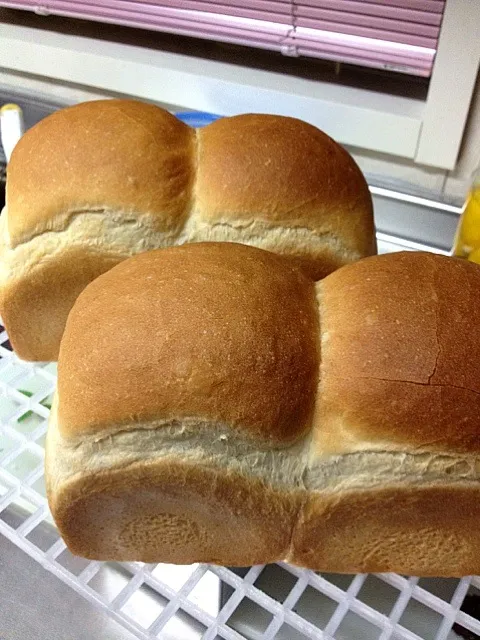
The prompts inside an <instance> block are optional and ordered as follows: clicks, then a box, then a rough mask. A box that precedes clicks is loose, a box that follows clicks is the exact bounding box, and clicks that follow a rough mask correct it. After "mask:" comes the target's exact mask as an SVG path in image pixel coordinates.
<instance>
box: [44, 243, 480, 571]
mask: <svg viewBox="0 0 480 640" xmlns="http://www.w3.org/2000/svg"><path fill="white" fill-rule="evenodd" d="M479 285H480V268H478V267H477V266H476V265H473V264H470V263H467V262H464V261H457V260H454V259H453V258H444V257H440V256H433V255H430V254H422V253H418V254H413V253H406V254H392V255H388V256H382V257H379V258H372V259H368V260H365V261H363V262H359V263H357V264H356V265H354V266H351V267H350V266H349V267H346V268H344V269H342V270H341V271H339V272H337V273H336V274H334V275H332V276H329V277H328V278H327V279H326V280H324V281H323V282H322V283H318V284H317V285H314V284H313V283H312V282H311V281H309V280H307V279H306V278H305V277H304V276H303V275H302V273H301V271H300V270H299V269H297V268H296V267H295V266H293V265H292V262H291V261H289V260H286V259H285V258H282V257H280V256H275V255H274V254H271V253H267V252H263V251H261V250H259V249H254V248H251V247H246V246H243V245H231V246H229V245H227V244H225V243H223V244H214V243H210V244H192V245H186V246H184V247H176V248H172V249H167V250H164V251H156V252H150V253H147V254H141V255H140V256H137V257H135V258H132V259H131V260H129V261H125V262H122V263H121V264H120V265H118V266H117V267H115V268H113V269H112V270H111V271H109V272H108V273H107V274H105V275H103V276H101V277H100V278H98V279H97V280H96V281H95V282H94V283H92V284H90V285H89V286H88V287H87V288H86V289H85V290H84V292H83V293H82V294H81V295H80V297H79V298H78V301H77V303H76V304H75V307H74V309H73V311H72V313H71V314H70V317H69V321H68V326H67V330H66V332H65V335H64V338H63V341H62V350H61V353H60V362H59V384H58V410H57V404H56V402H55V407H54V410H53V411H52V414H51V423H50V426H49V432H48V438H47V469H46V477H47V484H48V494H49V502H50V506H51V509H52V513H53V515H54V518H55V520H56V522H57V524H58V526H59V529H60V531H61V533H62V535H63V536H64V538H65V540H66V542H67V544H68V546H69V547H70V548H71V549H72V551H74V552H75V553H78V554H80V555H86V556H87V557H91V558H98V559H115V560H144V561H147V562H158V561H166V562H179V563H185V562H198V561H207V562H215V563H219V564H232V565H248V564H252V563H264V562H271V561H276V560H282V559H287V560H289V561H291V562H294V563H296V564H299V565H302V566H306V567H309V568H312V569H315V570H322V571H339V572H348V573H350V572H366V571H369V572H384V571H397V572H399V573H411V574H416V575H444V576H461V575H466V574H470V573H479V572H480V551H479V549H480V529H479V527H478V526H477V523H478V521H479V519H480V456H479V452H480V437H479V436H480V410H479V409H480V407H479V405H478V403H477V398H478V396H479V395H480V394H479V393H478V392H477V391H476V388H477V387H476V386H475V385H478V372H480V364H479V363H480V335H479V332H480V329H479V328H478V327H479V326H480V325H479V320H480V318H479V315H478V314H479V313H480V302H479V298H478V295H476V294H477V291H478V290H480V289H479ZM315 291H317V293H318V294H319V302H320V326H318V323H317V321H318V318H317V312H318V309H317V305H316V300H315V299H314V294H315ZM460 294H461V295H462V297H461V299H459V297H458V296H459V295H460ZM452 327H455V330H452ZM320 335H321V338H322V341H321V345H320V350H319V349H318V347H317V344H316V340H318V338H319V336H320ZM319 352H320V355H321V363H320V361H319ZM468 356H470V360H469V361H468V364H467V366H466V367H465V369H462V368H461V360H459V359H458V358H465V359H466V358H467V357H468ZM472 358H473V363H472ZM452 363H453V365H454V366H455V367H457V371H458V379H457V378H455V377H454V376H455V370H454V369H453V368H452V366H451V365H452ZM319 369H321V375H320V376H318V371H319ZM400 375H401V376H402V379H397V377H398V378H399V376H400ZM317 377H319V378H320V380H319V381H317ZM432 381H435V382H432ZM317 382H318V385H317ZM457 382H458V384H457ZM462 385H465V386H462ZM467 385H469V386H468V387H467ZM470 385H471V387H470ZM437 395H438V400H435V398H436V397H437ZM315 398H316V407H315V409H316V411H315V412H314V414H313V419H312V409H314V407H313V402H315ZM475 403H477V404H475ZM309 429H310V430H309ZM239 532H240V534H241V535H239Z"/></svg>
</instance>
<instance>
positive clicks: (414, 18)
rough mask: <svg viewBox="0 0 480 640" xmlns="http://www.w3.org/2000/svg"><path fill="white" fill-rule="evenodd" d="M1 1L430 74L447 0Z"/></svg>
mask: <svg viewBox="0 0 480 640" xmlns="http://www.w3.org/2000/svg"><path fill="white" fill-rule="evenodd" d="M0 6H6V7H13V8H19V9H30V10H33V11H35V12H37V13H40V14H46V15H48V14H56V15H63V16H70V17H78V18H84V19H92V20H98V21H103V22H110V23H114V24H121V25H126V26H132V27H139V28H144V29H152V30H159V31H164V32H167V33H176V34H181V35H188V36H193V37H199V38H207V39H211V40H216V41H220V42H231V43H236V44H241V45H247V46H250V47H259V48H264V49H272V50H278V51H281V52H282V53H284V54H285V55H291V56H311V57H316V58H324V59H327V60H334V61H338V62H348V63H352V64H359V65H362V66H368V67H377V68H383V69H391V70H395V71H401V72H405V73H410V74H415V75H418V76H427V77H428V76H429V75H430V74H431V71H432V66H433V61H434V58H435V53H436V48H437V43H438V37H439V33H440V27H441V22H442V15H443V11H444V6H445V0H368V1H364V0H295V1H294V0H161V1H160V0H141V1H137V0H96V1H95V0H81V1H76V0H44V2H42V1H41V0H40V1H39V0H7V1H2V0H0Z"/></svg>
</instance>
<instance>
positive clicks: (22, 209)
mask: <svg viewBox="0 0 480 640" xmlns="http://www.w3.org/2000/svg"><path fill="white" fill-rule="evenodd" d="M0 226H1V228H0V315H1V316H2V318H3V322H4V324H5V326H6V329H7V331H8V334H9V337H10V340H11V342H12V345H13V347H14V349H15V351H16V352H17V354H18V355H19V356H20V357H21V358H24V359H26V360H56V359H57V356H58V348H59V344H60V338H61V335H62V332H63V329H64V326H65V321H66V319H67V315H68V312H69V311H70V309H71V307H72V305H73V303H74V301H75V299H76V297H77V296H78V294H79V293H80V291H82V289H83V288H84V287H85V286H86V285H87V284H88V283H89V282H91V281H92V280H93V279H95V277H97V276H98V275H100V274H101V273H104V272H105V271H108V269H110V268H111V267H112V266H114V265H115V264H117V263H118V262H120V261H121V260H123V259H125V258H127V257H129V256H131V255H133V254H136V253H140V252H143V251H146V250H149V249H155V248H161V247H166V246H170V245H176V244H183V243H185V242H197V241H211V240H214V241H233V242H241V243H245V244H251V245H256V246H259V247H263V248H265V249H269V250H272V251H275V252H277V253H282V254H285V255H289V256H291V257H292V258H294V259H295V260H296V261H298V262H299V263H300V264H302V266H303V268H305V270H306V272H307V273H308V274H309V275H311V276H312V277H314V278H315V279H318V278H320V277H323V276H324V275H326V274H327V273H330V272H331V271H333V270H334V269H336V268H337V267H339V266H341V265H343V264H345V263H348V262H351V261H353V260H357V259H358V258H361V257H364V256H367V255H371V254H372V253H375V250H376V246H375V237H374V228H373V217H372V203H371V198H370V195H369V192H368V188H367V185H366V182H365V180H364V178H363V176H362V174H361V172H360V170H359V169H358V167H357V166H356V164H355V162H354V161H353V159H352V158H351V157H350V156H349V154H348V153H347V152H346V151H345V150H344V149H342V148H341V147H340V146H339V145H338V144H337V143H336V142H334V141H333V140H332V139H331V138H329V137H328V136H327V135H325V134H324V133H322V132H321V131H319V130H318V129H316V128H315V127H312V126H311V125H308V124H306V123H304V122H301V121H299V120H296V119H294V118H284V117H278V116H268V115H245V116H238V117H233V118H225V119H222V120H219V121H217V122H215V123H213V124H211V125H209V126H208V127H205V128H203V129H199V130H195V129H192V128H190V127H188V126H187V125H185V124H183V123H182V122H181V121H180V120H178V119H177V118H175V117H174V116H172V115H171V114H170V113H168V112H167V111H164V110H163V109H160V108H159V107H156V106H154V105H151V104H144V103H141V102H136V101H133V100H103V101H97V102H88V103H84V104H80V105H76V106H74V107H70V108H67V109H64V110H61V111H58V112H56V113H54V114H53V115H51V116H49V117H47V118H45V120H42V121H41V122H40V123H39V124H37V125H36V126H35V127H34V128H32V129H31V130H29V131H28V132H27V133H26V134H25V136H24V137H23V138H22V139H21V140H20V142H19V143H18V144H17V146H16V147H15V150H14V152H13V154H12V158H11V162H10V164H9V167H8V176H7V191H6V208H5V211H4V213H3V215H2V217H1V219H0Z"/></svg>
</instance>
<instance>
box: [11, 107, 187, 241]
mask: <svg viewBox="0 0 480 640" xmlns="http://www.w3.org/2000/svg"><path fill="white" fill-rule="evenodd" d="M194 137H195V136H194V131H193V129H191V128H190V127H188V126H187V125H185V124H183V123H182V122H180V120H178V119H177V118H175V116H173V115H171V114H170V113H168V112H167V111H165V110H164V109H160V108H159V107H156V106H154V105H151V104H146V103H142V102H137V101H135V100H97V101H93V102H85V103H82V104H78V105H75V106H73V107H68V108H66V109H62V110H60V111H57V112H55V113H54V114H52V115H51V116H49V117H47V118H45V119H44V120H42V121H40V122H39V123H38V124H37V125H36V126H35V127H33V128H32V129H30V130H29V131H27V132H26V133H25V135H24V136H23V137H22V138H21V140H20V141H19V143H18V144H17V145H16V147H15V149H14V151H13V153H12V157H11V161H10V163H9V165H8V180H7V193H6V203H7V207H8V230H9V233H10V238H11V242H12V246H16V245H17V244H19V243H20V242H23V241H24V240H25V239H28V238H31V237H32V236H34V235H36V234H38V233H42V232H43V231H45V230H48V229H52V228H55V226H56V225H58V224H59V223H60V224H61V226H62V227H63V226H64V225H65V219H66V216H67V214H69V213H75V212H78V211H92V210H93V211H94V210H100V211H102V210H105V211H106V212H107V214H108V212H109V211H125V212H128V213H132V214H135V215H139V214H144V213H148V214H150V215H151V216H152V219H153V220H154V221H155V222H156V224H157V225H158V226H159V228H161V229H165V230H166V231H171V230H172V229H180V228H181V227H182V226H183V224H184V222H185V220H186V217H187V215H188V212H189V209H190V204H191V198H192V192H191V189H192V185H193V180H194V161H195V151H194V145H195V140H194ZM58 217H60V220H58V219H56V218H58Z"/></svg>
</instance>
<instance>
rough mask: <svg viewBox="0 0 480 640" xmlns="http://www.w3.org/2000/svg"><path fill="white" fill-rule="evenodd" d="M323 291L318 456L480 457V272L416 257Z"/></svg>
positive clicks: (355, 273)
mask: <svg viewBox="0 0 480 640" xmlns="http://www.w3.org/2000/svg"><path fill="white" fill-rule="evenodd" d="M317 287H318V290H319V292H320V299H321V324H322V389H321V397H320V400H319V407H318V416H317V419H318V421H319V423H320V424H321V425H322V426H321V428H319V429H318V430H317V433H316V440H317V447H318V451H319V452H320V453H321V452H325V451H328V452H336V453H348V452H352V451H357V450H365V449H374V450H375V449H376V450H405V448H415V449H423V450H430V451H443V452H470V453H478V452H480V438H479V433H480V431H479V419H480V418H479V416H480V364H479V363H480V304H479V299H478V291H479V290H480V269H479V268H478V267H477V266H476V265H473V264H471V263H468V262H466V261H462V260H457V259H454V258H447V257H444V256H435V255H433V254H427V253H411V252H406V253H398V254H392V255H389V256H378V257H375V258H369V259H367V260H364V261H361V262H359V263H357V264H356V265H349V266H347V267H344V268H343V269H341V270H339V271H337V272H336V273H334V274H331V275H330V276H328V278H326V279H325V280H324V281H323V282H322V283H319V284H318V285H317Z"/></svg>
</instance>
